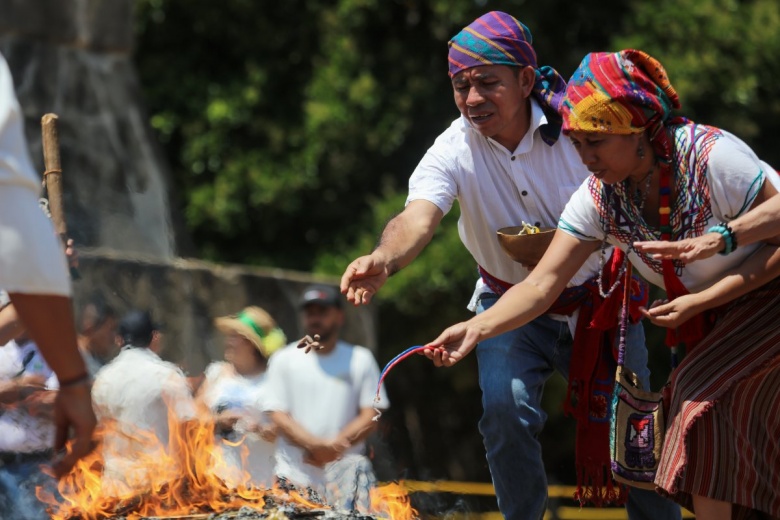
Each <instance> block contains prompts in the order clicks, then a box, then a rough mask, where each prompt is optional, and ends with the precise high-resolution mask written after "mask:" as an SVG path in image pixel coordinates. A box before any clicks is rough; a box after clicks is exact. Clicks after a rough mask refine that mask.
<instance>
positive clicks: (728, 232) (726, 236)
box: [707, 222, 737, 256]
mask: <svg viewBox="0 0 780 520" xmlns="http://www.w3.org/2000/svg"><path fill="white" fill-rule="evenodd" d="M707 233H720V234H721V235H723V241H724V242H725V243H726V245H725V247H724V248H723V250H722V251H719V252H718V253H719V254H721V255H724V256H725V255H727V254H729V253H733V252H734V250H735V249H737V237H736V235H734V230H733V229H731V226H729V225H728V224H726V223H725V222H721V223H720V224H718V225H717V226H712V227H711V228H710V229H708V230H707Z"/></svg>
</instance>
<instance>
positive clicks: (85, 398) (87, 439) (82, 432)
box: [53, 384, 97, 477]
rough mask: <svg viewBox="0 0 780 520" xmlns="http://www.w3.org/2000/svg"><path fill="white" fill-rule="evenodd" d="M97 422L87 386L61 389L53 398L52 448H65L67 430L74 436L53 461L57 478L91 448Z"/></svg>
mask: <svg viewBox="0 0 780 520" xmlns="http://www.w3.org/2000/svg"><path fill="white" fill-rule="evenodd" d="M96 422H97V421H96V419H95V412H94V411H93V410H92V398H91V397H90V385H88V384H79V385H73V386H66V387H64V388H60V390H59V391H58V392H57V397H56V398H55V400H54V425H55V427H56V434H55V440H54V449H55V451H58V452H61V451H62V450H63V449H64V448H65V442H66V441H67V440H68V433H69V430H71V429H72V430H73V434H74V437H73V441H72V442H71V443H70V444H69V445H68V449H67V451H66V452H65V453H64V455H62V456H61V457H60V458H59V459H58V460H55V461H54V464H53V469H54V474H55V475H56V476H57V477H61V476H63V475H65V474H66V473H67V472H68V471H70V469H71V468H72V467H73V466H74V465H75V464H76V461H77V460H78V459H80V458H81V457H83V456H85V455H87V454H88V453H89V452H90V451H92V449H93V447H94V445H93V444H92V432H93V431H94V429H95V424H96Z"/></svg>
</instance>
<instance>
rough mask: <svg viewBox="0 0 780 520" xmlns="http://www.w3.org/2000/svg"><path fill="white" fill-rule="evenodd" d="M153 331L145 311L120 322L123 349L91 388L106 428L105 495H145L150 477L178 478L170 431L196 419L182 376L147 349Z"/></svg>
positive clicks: (149, 318)
mask: <svg viewBox="0 0 780 520" xmlns="http://www.w3.org/2000/svg"><path fill="white" fill-rule="evenodd" d="M155 328H156V327H155V325H154V323H153V321H152V319H151V317H150V316H149V313H147V312H141V311H132V312H130V313H128V314H127V315H126V316H125V317H123V318H122V320H121V321H120V324H119V334H120V335H121V337H122V338H123V340H124V347H122V351H121V352H120V353H119V355H118V356H117V357H116V358H114V360H113V361H111V362H110V363H109V364H107V365H106V366H105V367H103V368H102V369H101V370H100V371H99V372H98V374H97V377H96V378H95V383H94V385H93V387H92V399H93V401H94V404H95V412H96V414H97V417H98V421H99V424H101V425H110V428H108V429H107V431H106V433H105V434H104V437H103V444H102V450H103V459H104V463H105V467H104V472H103V486H104V487H103V492H104V493H105V494H107V495H108V496H121V495H123V494H125V493H136V492H144V491H146V490H147V486H148V485H149V484H150V477H152V476H153V475H154V476H155V477H157V478H161V473H162V472H167V473H165V474H169V475H171V476H172V477H175V476H178V474H179V472H180V471H181V469H182V467H181V462H182V461H180V460H178V459H177V456H178V455H180V453H178V452H177V450H176V449H175V448H176V447H175V446H173V445H169V439H170V436H171V433H172V432H171V428H174V429H176V430H178V431H179V432H181V431H183V430H185V429H186V428H187V427H188V424H187V423H188V422H190V421H194V420H195V419H196V413H195V403H194V400H193V397H192V395H191V394H190V388H189V386H188V384H187V379H186V377H185V376H184V373H183V372H182V371H181V369H179V367H177V366H176V365H174V364H173V363H169V362H167V361H163V360H162V359H160V356H158V355H157V353H155V352H152V351H151V350H150V349H149V348H148V347H149V343H150V342H151V341H152V336H153V334H154V330H155ZM174 433H175V432H174ZM155 462H156V463H157V464H155Z"/></svg>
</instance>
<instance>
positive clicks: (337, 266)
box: [136, 0, 780, 479]
mask: <svg viewBox="0 0 780 520" xmlns="http://www.w3.org/2000/svg"><path fill="white" fill-rule="evenodd" d="M492 9H498V10H504V11H507V12H509V13H511V14H513V15H515V16H516V17H518V18H519V19H520V20H521V21H523V22H524V23H525V24H526V25H527V26H528V27H529V28H530V29H531V30H532V32H533V34H534V36H535V41H534V45H535V48H536V51H537V55H538V58H539V63H540V64H542V65H552V66H554V67H556V68H557V69H558V70H559V71H560V72H561V73H562V74H563V75H564V76H569V75H570V74H571V72H572V71H573V70H574V68H575V67H576V65H577V64H578V63H579V62H580V60H581V59H582V57H583V56H584V55H585V54H586V53H587V52H590V51H593V50H618V49H620V48H625V47H637V48H642V49H644V50H647V51H648V52H650V53H651V54H653V55H654V56H656V57H657V58H659V59H660V60H661V62H662V63H664V65H665V66H666V67H667V69H668V71H669V75H670V77H671V79H672V82H673V84H674V85H675V86H676V87H677V89H678V90H679V92H680V93H681V96H682V101H683V107H684V110H683V112H684V113H685V114H686V115H689V116H690V117H692V118H694V119H696V120H699V121H701V122H706V123H711V124H715V125H718V126H722V127H724V128H726V129H728V130H730V131H732V132H733V133H735V134H737V135H739V136H740V137H742V138H744V139H745V140H747V141H748V142H749V143H750V144H751V145H753V146H754V148H755V149H756V151H757V152H758V153H759V155H760V156H761V157H762V158H764V159H766V160H768V161H769V162H770V163H772V162H774V163H775V164H776V165H778V164H780V148H778V147H777V146H775V143H774V136H775V135H776V134H777V133H778V132H779V131H780V127H779V125H780V86H778V83H777V82H776V81H774V79H775V78H776V77H777V76H778V73H780V61H778V60H777V59H776V56H777V55H778V54H780V3H778V2H777V0H741V1H740V0H632V1H631V2H626V1H624V0H584V1H581V2H573V1H571V0H545V1H544V2H531V1H528V0H493V1H490V2H488V1H487V0H397V1H390V0H285V1H282V2H258V1H256V0H221V1H220V2H213V1H210V0H139V1H138V3H137V11H136V23H137V38H138V44H137V52H136V61H137V64H138V68H139V72H140V76H141V84H142V85H143V88H144V94H145V97H146V100H147V101H148V105H149V112H150V121H151V124H152V126H153V127H154V128H155V129H156V131H157V133H158V136H159V139H160V141H161V143H162V144H163V148H164V150H165V153H166V154H167V156H168V159H169V161H170V164H171V166H172V170H173V182H174V187H175V189H176V190H177V191H178V192H179V193H178V195H179V196H178V199H179V200H181V201H182V204H183V207H182V211H183V213H184V215H185V217H186V222H187V225H188V228H189V231H190V233H191V234H192V238H193V242H194V244H195V247H196V251H194V252H193V253H194V254H195V255H197V256H200V257H205V258H210V259H214V260H220V261H230V262H241V263H254V264H262V265H269V266H278V267H283V268H288V269H300V270H315V271H317V272H320V273H325V274H330V275H337V276H338V275H341V273H342V272H343V270H344V268H345V267H346V265H347V264H348V263H349V262H350V261H351V260H352V259H354V258H355V257H357V256H359V255H362V254H366V253H368V252H369V251H370V250H371V249H372V247H373V245H374V243H375V241H376V239H377V237H378V235H379V233H380V232H381V230H382V228H383V226H384V224H385V222H386V221H387V220H388V219H389V218H391V217H392V216H393V215H394V214H395V213H397V212H398V211H400V210H401V209H402V208H403V203H404V199H405V192H406V184H407V180H408V177H409V175H410V174H411V172H412V171H413V169H414V167H415V165H416V164H417V162H418V161H419V160H420V158H421V157H422V155H423V153H424V151H425V149H426V148H427V147H428V146H430V144H431V143H432V142H433V139H434V138H435V137H436V136H437V135H438V134H439V133H440V132H441V131H442V130H443V129H444V128H445V127H446V126H447V125H448V124H449V122H450V121H451V120H452V119H454V118H455V117H457V115H458V114H457V111H456V109H455V107H454V104H453V102H452V96H451V87H450V84H449V80H448V78H447V74H446V70H447V68H446V66H447V65H446V52H447V45H446V43H447V40H448V39H449V38H450V37H451V36H453V35H454V34H455V33H456V32H457V31H458V30H459V29H460V28H461V27H463V26H465V25H466V24H468V23H470V22H471V21H472V20H473V19H474V18H475V17H477V16H479V15H480V14H482V13H484V12H485V11H487V10H492ZM457 218H458V208H457V206H456V207H455V208H453V210H452V211H451V212H450V214H449V215H447V217H446V218H445V220H444V221H443V222H442V225H441V226H440V228H439V230H438V231H437V233H436V235H435V237H434V238H433V241H432V243H431V244H430V245H429V246H428V247H427V248H426V250H425V251H424V252H423V253H422V255H421V256H420V258H418V259H417V260H416V261H415V262H413V263H412V264H411V265H410V266H409V267H407V268H406V269H404V270H402V271H401V272H400V273H398V274H397V275H396V276H394V277H393V278H391V279H390V280H389V281H388V283H387V285H386V286H385V287H384V288H383V290H382V292H381V293H380V297H379V298H378V301H379V302H380V306H381V307H380V310H381V321H380V323H381V326H382V328H381V335H382V341H381V344H382V346H383V348H384V349H386V350H385V351H384V352H381V353H380V359H381V360H386V359H389V357H390V356H391V355H392V354H394V353H396V352H397V351H398V350H400V349H401V348H403V347H406V346H409V345H411V344H413V343H419V342H421V341H426V340H429V339H431V338H432V337H434V336H435V335H436V334H437V333H438V332H439V331H440V330H441V329H442V328H443V327H444V326H446V325H448V324H450V323H452V322H453V321H455V320H459V319H462V318H464V317H466V316H467V315H468V314H467V311H466V310H465V305H466V302H467V301H468V298H469V296H470V294H471V291H472V289H473V284H474V281H475V279H476V274H475V267H476V266H475V265H474V262H473V260H472V259H471V257H470V256H469V255H468V253H467V252H466V251H465V249H464V248H463V247H462V245H461V244H460V240H459V238H458V233H457V226H456V221H457ZM472 357H473V356H472ZM469 363H473V360H472V361H469ZM663 363H666V361H665V356H664V362H663ZM463 365H464V366H462V367H459V368H458V369H457V370H455V371H448V372H447V374H448V375H443V372H442V371H433V370H432V369H430V367H429V366H428V368H415V369H411V371H410V373H409V377H410V379H409V381H410V382H411V383H410V388H395V392H394V395H396V396H398V397H396V401H395V403H396V404H398V403H399V402H400V403H406V405H407V408H404V407H403V406H402V407H401V408H402V409H404V410H407V411H406V412H404V413H412V412H410V411H409V410H410V409H411V408H410V407H412V406H414V407H419V408H415V410H416V411H417V412H418V413H419V416H420V417H421V418H422V421H423V423H425V421H426V420H427V418H429V417H436V415H437V414H439V412H441V410H438V409H437V408H436V406H447V407H451V409H450V408H447V409H446V410H445V412H447V413H443V414H442V417H447V421H449V422H448V426H447V428H449V429H448V431H449V432H452V431H456V430H457V431H462V432H472V433H473V430H474V428H473V427H474V424H475V422H476V420H477V417H478V414H479V410H478V402H477V401H475V397H474V395H475V386H474V385H475V374H474V367H473V364H463ZM415 370H416V371H415ZM662 370H663V367H662ZM431 382H433V383H431ZM422 385H427V386H426V388H428V389H429V391H430V392H431V394H430V395H429V397H430V403H427V401H424V400H423V401H421V402H419V403H418V402H417V400H415V395H414V394H415V392H414V390H415V388H417V387H418V386H422ZM431 387H433V388H434V389H433V390H431V389H430V388H431ZM557 392H558V394H560V387H559V388H558V390H557ZM439 397H440V398H441V399H439ZM446 397H450V399H446ZM409 403H414V405H412V404H409ZM442 403H446V404H442ZM458 403H466V404H464V406H463V407H459V406H458ZM551 418H552V419H554V420H555V421H560V414H551ZM555 424H560V423H555ZM423 426H424V428H423V431H424V432H426V435H431V438H429V439H428V441H427V442H425V443H424V444H425V449H426V450H428V449H431V448H432V446H439V443H438V442H435V441H436V440H438V439H440V438H442V436H441V435H439V434H440V432H441V428H442V426H441V425H438V424H437V423H435V421H434V422H431V423H425V424H423ZM554 429H558V430H560V431H563V430H566V427H565V426H564V427H562V428H554ZM566 431H568V430H566ZM464 435H466V434H464ZM545 438H548V439H549V438H551V437H550V436H549V435H548V436H546V437H545ZM543 442H547V441H544V440H543ZM567 442H568V441H567ZM442 446H443V445H442ZM442 449H443V450H445V451H444V452H442V453H441V454H440V455H441V457H442V460H447V459H448V454H447V453H446V448H442ZM463 451H468V450H463ZM478 451H479V449H477V452H478ZM559 452H560V453H559ZM561 454H562V456H567V454H566V453H565V450H563V451H562V450H549V449H548V450H547V452H546V456H548V457H557V456H561ZM431 456H432V457H434V460H436V459H435V456H436V454H435V453H434V454H433V455H431ZM461 459H463V457H458V460H461ZM477 459H480V460H474V461H471V465H470V466H469V467H468V468H467V469H464V468H460V467H458V464H459V462H458V461H450V462H449V464H450V465H449V466H447V470H446V471H447V472H448V473H449V474H452V475H460V476H461V478H474V479H478V478H486V475H485V472H484V465H483V461H482V460H481V456H480V457H477ZM407 462H408V464H407V467H410V468H411V467H412V465H413V461H407ZM429 462H430V463H431V465H435V464H434V462H433V461H429ZM548 462H550V461H549V460H548ZM464 464H467V463H464ZM559 466H561V467H565V468H566V469H565V470H564V471H563V474H564V477H560V478H566V475H569V476H570V473H568V472H569V471H570V469H569V468H570V464H569V463H568V462H567V463H561V462H559V461H558V460H557V459H553V460H552V467H556V468H557V467H559ZM475 468H476V469H475ZM441 471H444V470H441Z"/></svg>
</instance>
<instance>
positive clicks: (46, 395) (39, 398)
mask: <svg viewBox="0 0 780 520" xmlns="http://www.w3.org/2000/svg"><path fill="white" fill-rule="evenodd" d="M56 399H57V391H56V390H40V391H38V392H34V393H32V394H30V395H29V396H28V397H27V398H26V399H25V400H24V401H22V402H21V406H23V407H25V408H26V409H27V412H28V413H29V414H30V415H31V416H33V417H41V418H46V419H49V420H53V419H54V401H55V400H56Z"/></svg>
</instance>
